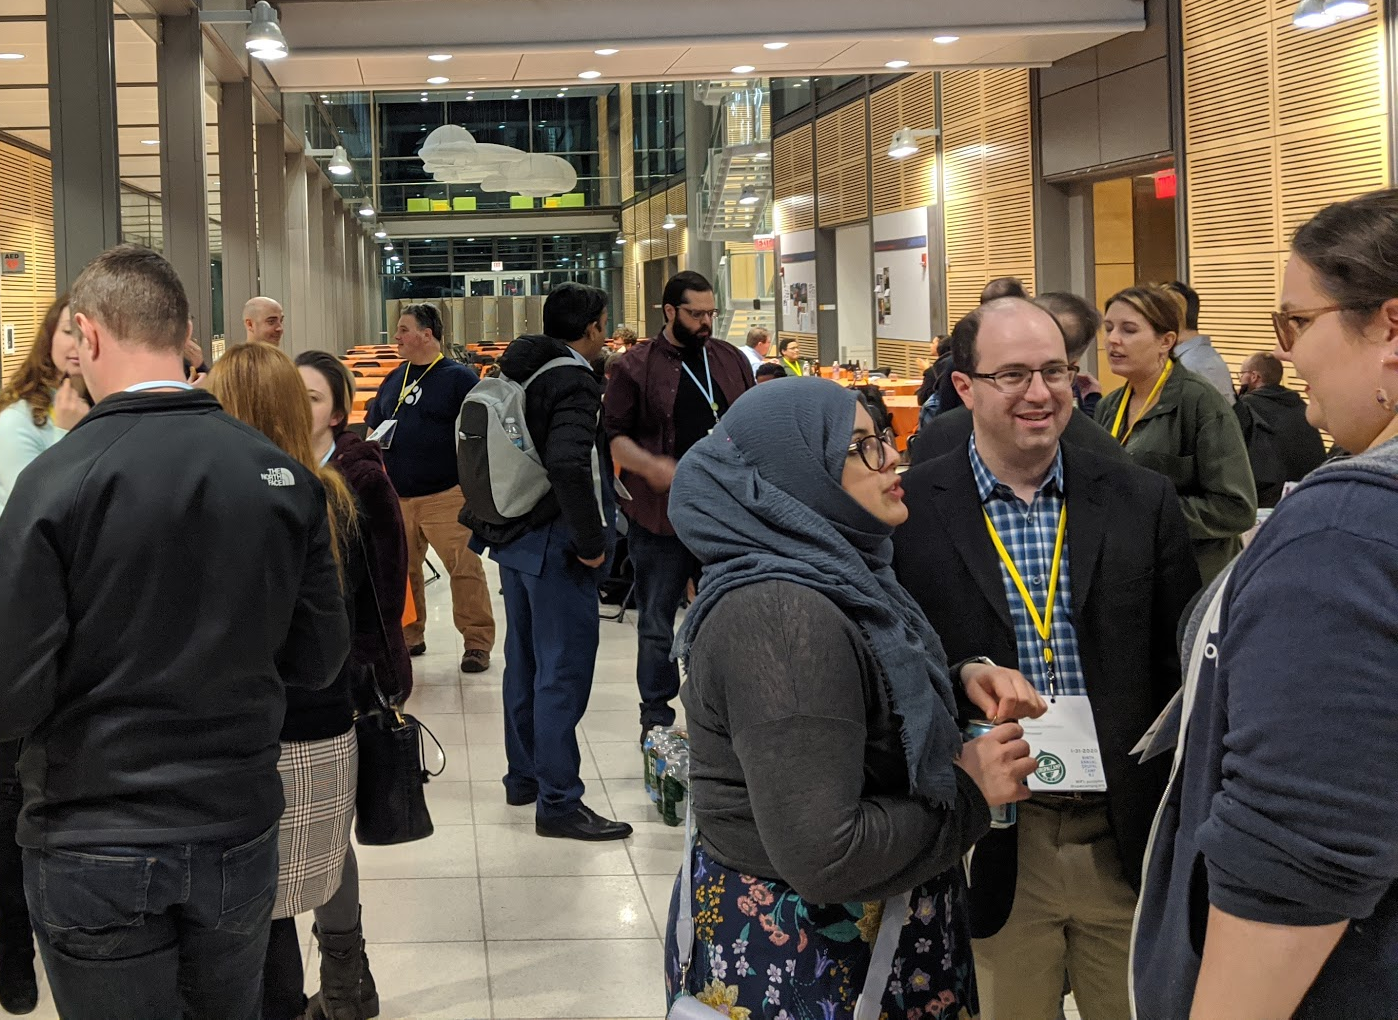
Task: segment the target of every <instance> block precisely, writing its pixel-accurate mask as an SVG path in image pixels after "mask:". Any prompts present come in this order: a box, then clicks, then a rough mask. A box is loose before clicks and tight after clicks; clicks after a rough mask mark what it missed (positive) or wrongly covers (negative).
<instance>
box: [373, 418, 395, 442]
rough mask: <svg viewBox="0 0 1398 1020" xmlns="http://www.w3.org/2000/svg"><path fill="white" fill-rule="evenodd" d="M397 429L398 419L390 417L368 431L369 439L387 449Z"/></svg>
mask: <svg viewBox="0 0 1398 1020" xmlns="http://www.w3.org/2000/svg"><path fill="white" fill-rule="evenodd" d="M397 430H398V419H397V418H390V419H388V421H386V422H383V423H382V424H380V425H379V427H378V428H376V429H374V431H373V432H370V433H369V440H370V441H371V442H375V443H378V444H379V446H380V447H382V448H383V449H385V450H387V449H388V448H389V447H390V446H392V445H393V433H394V432H396V431H397Z"/></svg>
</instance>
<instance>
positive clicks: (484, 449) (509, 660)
mask: <svg viewBox="0 0 1398 1020" xmlns="http://www.w3.org/2000/svg"><path fill="white" fill-rule="evenodd" d="M544 331H545V333H546V334H547V335H545V336H522V337H520V338H519V339H518V340H515V341H514V342H513V343H512V344H510V346H509V347H508V348H507V349H506V351H505V353H504V354H503V355H502V356H501V358H500V375H499V376H498V377H496V378H493V379H486V380H484V381H482V382H481V383H479V384H478V385H477V386H476V387H475V388H474V389H473V390H472V391H471V393H470V394H469V395H468V396H467V397H466V400H465V402H464V403H463V404H462V406H461V417H460V420H459V421H458V425H457V465H458V474H459V475H460V479H461V489H462V492H463V493H464V494H465V497H466V509H465V510H463V511H462V513H461V523H462V524H464V525H466V526H467V527H468V528H470V529H471V530H472V532H474V534H475V538H474V540H473V542H474V543H475V544H476V545H477V546H478V547H479V548H485V547H487V546H488V547H489V548H490V557H491V559H493V560H494V561H495V562H496V563H497V564H499V567H500V581H501V586H502V588H503V593H504V598H505V616H506V618H507V620H508V621H509V625H508V627H507V628H506V632H505V679H504V703H505V753H506V758H507V760H508V763H509V770H508V772H507V773H506V774H505V776H504V784H505V800H506V801H507V802H508V803H510V804H514V805H524V804H533V805H534V806H535V807H534V828H535V831H536V832H537V833H538V834H539V835H540V836H551V837H556V838H563V839H581V840H589V841H602V840H611V839H625V838H626V837H627V836H629V835H631V826H629V825H627V824H625V823H623V822H614V821H611V820H610V819H607V818H603V817H602V816H601V815H599V814H597V813H596V812H595V811H593V810H592V809H591V808H589V807H587V806H586V805H585V804H583V802H582V795H583V782H582V779H581V778H580V777H579V774H578V773H579V766H580V764H581V755H580V752H579V750H578V738H577V726H578V723H579V722H580V721H581V720H582V717H583V712H584V711H586V709H587V701H588V697H589V695H590V694H591V692H592V677H593V670H594V668H595V666H596V661H597V643H598V636H599V632H598V628H599V622H598V621H599V618H598V614H597V606H598V602H597V586H598V584H599V583H600V582H601V581H602V580H603V579H604V578H605V577H606V572H605V569H604V568H605V566H606V562H607V558H608V556H609V555H610V554H611V552H612V550H613V549H614V548H615V545H616V501H615V496H614V489H613V483H612V465H611V456H610V453H609V452H608V449H607V442H606V436H605V433H604V431H603V428H602V422H601V418H602V380H601V378H600V377H599V376H598V375H597V374H596V373H595V372H594V370H593V368H592V361H593V360H594V359H595V358H596V357H597V356H598V355H599V354H600V353H601V352H602V347H603V345H604V344H605V342H606V339H607V295H606V294H605V293H604V292H603V291H601V290H598V289H597V288H596V287H587V286H584V285H582V284H577V283H564V284H561V285H559V286H557V287H555V288H554V289H553V291H552V292H551V293H550V294H549V296H548V300H546V301H545V302H544Z"/></svg>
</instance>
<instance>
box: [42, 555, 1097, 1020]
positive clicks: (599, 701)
mask: <svg viewBox="0 0 1398 1020" xmlns="http://www.w3.org/2000/svg"><path fill="white" fill-rule="evenodd" d="M487 573H488V575H489V578H490V583H491V590H492V592H494V591H495V590H496V588H497V587H498V585H497V584H496V574H495V571H494V569H493V567H492V566H489V565H488V566H487ZM427 591H428V602H429V613H428V615H429V623H428V629H427V646H428V652H427V654H426V655H424V656H423V657H421V658H419V659H414V660H413V664H414V673H415V675H416V689H415V692H414V694H413V697H412V699H411V701H410V702H409V709H410V710H411V711H412V712H413V714H415V715H417V716H418V717H419V718H420V719H421V720H422V721H423V722H424V723H426V724H427V725H428V726H429V727H430V728H431V729H432V731H433V733H435V734H436V736H437V739H438V740H440V741H441V742H442V744H443V746H444V747H445V749H446V756H447V766H446V771H445V772H444V773H443V775H442V776H441V777H440V778H438V779H434V780H433V781H432V782H431V783H430V784H428V787H427V796H428V804H429V806H430V808H431V811H432V816H433V821H434V823H435V824H436V832H435V834H434V835H433V836H432V837H431V838H430V839H427V840H424V841H422V842H420V843H412V844H408V845H405V846H398V847H364V848H360V849H359V851H358V853H359V866H360V872H361V878H362V883H361V892H360V898H361V901H362V902H363V905H364V933H365V937H366V938H367V940H368V942H369V960H370V965H371V967H372V968H373V972H374V976H375V979H376V980H377V982H378V986H379V991H380V996H381V999H382V1012H381V1016H382V1017H383V1018H384V1020H410V1018H411V1020H478V1018H487V1017H495V1018H502V1020H503V1018H519V1020H554V1018H566V1020H591V1018H651V1020H654V1018H658V1017H661V1016H662V1015H663V1013H664V1008H665V1000H664V994H663V990H662V989H663V984H662V977H661V973H662V971H661V958H662V943H661V938H662V935H663V933H664V928H665V919H666V912H667V911H668V909H669V899H670V890H671V886H672V883H673V881H674V876H675V873H676V871H677V870H678V868H679V862H680V856H681V848H682V846H683V842H684V838H683V833H682V832H681V831H680V830H677V829H673V828H669V827H667V826H665V825H664V824H662V823H661V822H660V820H659V816H658V815H657V814H656V812H655V809H654V808H653V807H652V805H651V802H650V800H649V799H648V798H647V797H646V794H645V790H644V788H643V786H642V784H641V780H640V773H641V758H640V751H639V748H638V747H637V742H636V738H637V736H638V735H639V732H638V725H637V706H636V700H637V699H636V682H635V659H636V632H635V626H634V618H633V616H632V615H631V614H628V616H627V622H626V623H624V624H617V623H609V622H603V623H602V625H601V626H602V639H601V649H600V652H599V655H598V664H597V675H596V683H595V686H594V687H593V693H592V699H591V702H590V704H589V708H588V712H587V715H586V717H585V718H584V720H583V725H582V733H581V735H580V740H581V743H582V750H583V769H582V772H583V778H584V780H585V781H586V783H587V793H586V800H587V802H588V804H590V805H591V806H592V807H593V808H595V809H596V810H597V811H599V812H601V813H602V814H606V815H609V816H610V817H614V818H621V819H623V820H625V821H628V822H631V823H632V824H633V825H634V826H635V827H636V833H635V835H634V836H633V837H632V838H631V839H629V840H626V841H625V842H621V843H603V844H584V843H575V842H572V841H565V840H545V839H540V838H539V837H537V836H535V834H534V827H533V820H534V817H533V808H532V807H523V808H513V807H509V806H507V805H506V804H505V795H504V787H503V786H501V784H500V777H501V776H502V775H503V774H504V771H505V753H504V746H503V742H504V736H503V723H502V718H501V703H500V682H501V671H502V669H503V666H504V660H503V655H502V654H501V653H500V651H499V649H500V648H502V647H503V641H497V645H496V648H497V651H496V653H495V655H494V657H493V661H492V664H491V668H490V670H489V671H488V672H486V673H483V674H478V675H474V676H466V675H463V674H461V673H460V672H458V663H459V660H460V657H461V646H460V643H459V638H458V636H457V634H456V633H455V631H454V629H453V628H452V624H451V612H450V606H449V605H447V597H448V591H447V587H446V584H445V582H444V581H443V582H438V583H436V584H432V585H430V586H429V587H428V589H427ZM495 618H496V621H497V623H498V625H499V629H500V632H501V636H502V637H503V632H504V626H505V612H504V607H503V606H502V605H501V604H500V600H499V597H498V595H497V596H496V597H495ZM310 927H311V925H310V919H309V918H303V919H302V920H301V922H300V930H301V933H302V935H303V936H304V937H305V938H306V939H307V940H308V946H307V968H306V969H307V990H308V991H313V990H314V989H315V988H317V987H318V986H319V976H318V973H317V968H318V963H317V959H316V955H315V952H314V950H313V949H312V948H311V947H310V945H309V939H310ZM1070 1006H1071V1000H1070ZM33 1016H34V1017H35V1020H57V1013H55V1012H54V1010H53V1003H52V1000H51V999H50V998H49V996H48V991H47V989H46V988H45V989H43V1001H42V1002H41V1003H40V1006H39V1010H38V1012H37V1013H35V1014H33ZM1068 1020H1077V1013H1076V1011H1075V1010H1072V1009H1071V1008H1070V1010H1069V1012H1068Z"/></svg>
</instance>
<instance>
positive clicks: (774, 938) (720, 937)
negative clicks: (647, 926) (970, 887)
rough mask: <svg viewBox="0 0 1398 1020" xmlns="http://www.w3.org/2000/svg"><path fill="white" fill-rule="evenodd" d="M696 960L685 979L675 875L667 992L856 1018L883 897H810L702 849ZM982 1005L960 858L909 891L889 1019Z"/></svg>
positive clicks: (950, 1017) (722, 1003) (953, 1019)
mask: <svg viewBox="0 0 1398 1020" xmlns="http://www.w3.org/2000/svg"><path fill="white" fill-rule="evenodd" d="M693 868H694V879H693V880H694V926H695V944H694V959H693V961H692V963H691V965H690V969H689V975H688V979H687V981H686V985H687V987H685V988H684V989H681V988H680V971H681V964H682V963H683V962H684V961H681V960H680V959H679V950H678V948H677V947H676V943H675V920H676V918H677V917H678V914H679V881H678V879H677V880H676V883H675V890H674V892H673V893H672V894H671V897H670V923H669V926H668V934H667V936H666V939H665V991H666V995H667V1003H668V1004H673V1003H674V1001H675V999H676V998H677V997H678V996H679V994H680V992H681V991H685V992H688V993H689V994H691V995H694V996H696V997H697V998H698V999H699V1001H700V1002H702V1003H704V1004H705V1005H706V1006H711V1007H712V1008H714V1009H716V1010H718V1011H719V1012H720V1013H724V1014H726V1015H727V1016H729V1017H731V1018H732V1020H849V1018H850V1017H851V1016H853V1014H854V1004H855V1001H856V1000H857V999H858V998H859V993H860V992H861V991H862V990H863V987H864V979H865V975H866V973H867V972H868V969H869V958H870V955H871V954H872V952H873V942H874V939H875V937H876V936H877V934H878V930H879V922H880V919H881V918H882V916H883V907H884V905H883V903H881V902H880V903H840V904H816V903H807V902H806V901H805V900H804V899H802V898H801V897H800V896H798V895H797V894H796V893H795V892H793V891H792V889H791V887H790V886H788V885H786V884H785V883H783V882H776V881H769V880H767V879H761V878H753V877H752V876H751V875H740V874H738V873H737V872H736V871H733V870H731V869H729V868H726V867H724V866H723V865H722V864H720V863H718V862H717V861H715V860H714V859H713V858H712V857H710V856H709V855H708V854H707V853H706V852H705V851H704V848H703V846H702V845H698V844H696V846H695V848H694V862H693ZM979 1012H980V1003H979V1001H978V1000H977V997H976V977H975V966H974V963H973V961H972V958H971V942H970V935H969V922H968V920H967V915H966V888H965V879H964V877H963V875H962V872H961V869H960V868H959V867H957V868H953V869H952V870H951V871H948V872H946V873H945V874H943V875H940V876H938V877H937V878H936V879H934V880H933V881H932V882H930V883H928V884H927V885H924V886H920V887H919V888H917V889H914V890H913V893H912V910H911V913H910V916H909V917H908V919H907V921H905V922H904V924H903V932H902V936H901V938H900V939H899V942H898V954H897V956H896V957H895V958H894V961H893V973H892V976H891V978H890V980H889V986H888V991H887V992H886V993H885V995H884V1000H883V1007H882V1013H883V1017H884V1020H924V1018H946V1020H972V1018H974V1017H975V1016H976V1015H977V1014H978V1013H979Z"/></svg>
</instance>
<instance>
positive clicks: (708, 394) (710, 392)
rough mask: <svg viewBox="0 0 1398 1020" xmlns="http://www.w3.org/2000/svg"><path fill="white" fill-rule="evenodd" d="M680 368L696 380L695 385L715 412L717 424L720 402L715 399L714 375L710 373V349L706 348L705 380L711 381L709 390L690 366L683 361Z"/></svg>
mask: <svg viewBox="0 0 1398 1020" xmlns="http://www.w3.org/2000/svg"><path fill="white" fill-rule="evenodd" d="M680 368H682V369H684V371H685V375H687V376H689V377H690V378H691V379H693V380H694V385H695V386H698V387H699V392H700V393H702V394H704V399H706V400H707V401H708V402H709V407H710V408H711V409H712V410H713V412H714V421H715V422H717V421H718V401H717V400H715V399H714V376H713V373H712V372H711V371H709V349H708V348H707V347H705V348H704V378H705V379H707V380H708V381H709V388H708V389H705V388H704V387H703V385H702V384H701V383H700V382H699V377H698V376H697V375H695V374H694V373H693V372H691V371H690V370H689V366H688V365H686V364H685V363H684V362H683V361H681V362H680Z"/></svg>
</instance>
